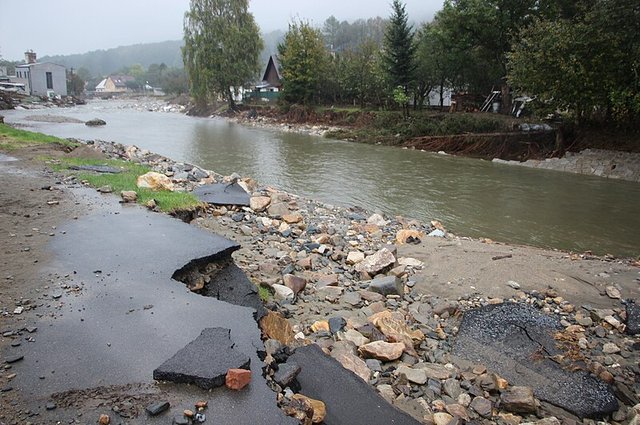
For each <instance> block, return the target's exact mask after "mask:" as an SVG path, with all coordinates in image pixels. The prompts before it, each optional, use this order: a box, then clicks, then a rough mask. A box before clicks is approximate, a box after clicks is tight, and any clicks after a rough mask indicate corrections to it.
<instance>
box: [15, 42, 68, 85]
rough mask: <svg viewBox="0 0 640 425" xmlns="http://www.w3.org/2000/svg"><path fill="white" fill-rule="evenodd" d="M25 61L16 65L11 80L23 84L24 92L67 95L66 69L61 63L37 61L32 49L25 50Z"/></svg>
mask: <svg viewBox="0 0 640 425" xmlns="http://www.w3.org/2000/svg"><path fill="white" fill-rule="evenodd" d="M24 55H25V59H26V63H25V64H22V65H16V75H15V77H12V78H11V82H13V83H18V84H24V87H25V92H27V93H29V94H30V95H32V96H52V95H60V96H66V95H67V69H66V68H65V67H64V66H62V65H57V64H55V63H50V62H45V63H38V62H37V61H36V54H35V52H33V51H28V52H25V54H24Z"/></svg>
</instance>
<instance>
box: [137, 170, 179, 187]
mask: <svg viewBox="0 0 640 425" xmlns="http://www.w3.org/2000/svg"><path fill="white" fill-rule="evenodd" d="M136 185H137V186H138V187H141V188H145V189H151V190H173V183H172V182H171V179H170V178H169V177H167V176H165V175H164V174H160V173H156V172H154V171H150V172H148V173H146V174H143V175H141V176H138V179H137V180H136Z"/></svg>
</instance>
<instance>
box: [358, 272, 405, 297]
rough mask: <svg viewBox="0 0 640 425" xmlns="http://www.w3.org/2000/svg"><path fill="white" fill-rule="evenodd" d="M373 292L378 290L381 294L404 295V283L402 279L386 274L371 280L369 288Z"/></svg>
mask: <svg viewBox="0 0 640 425" xmlns="http://www.w3.org/2000/svg"><path fill="white" fill-rule="evenodd" d="M367 289H369V290H370V291H372V292H377V293H378V294H381V295H403V294H404V285H403V283H402V279H400V278H399V277H396V276H384V277H380V278H375V279H373V280H372V281H371V282H369V287H368V288H367Z"/></svg>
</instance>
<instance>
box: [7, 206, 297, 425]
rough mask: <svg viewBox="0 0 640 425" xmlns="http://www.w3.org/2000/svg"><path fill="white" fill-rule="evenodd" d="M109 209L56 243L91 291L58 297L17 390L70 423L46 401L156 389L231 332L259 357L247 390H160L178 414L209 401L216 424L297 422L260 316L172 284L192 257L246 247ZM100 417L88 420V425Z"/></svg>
mask: <svg viewBox="0 0 640 425" xmlns="http://www.w3.org/2000/svg"><path fill="white" fill-rule="evenodd" d="M104 199H105V198H102V200H101V201H100V202H99V203H104V202H103V201H104ZM106 205H107V207H106V208H102V207H101V208H98V209H97V210H96V211H94V212H93V213H92V214H89V215H88V216H85V217H82V218H80V219H79V220H77V221H73V222H70V223H68V224H66V225H65V226H64V227H62V228H61V229H60V230H61V231H62V232H64V236H63V237H60V238H56V240H54V241H53V242H52V244H51V250H52V252H53V255H54V256H55V260H54V261H53V265H52V267H53V268H54V269H55V270H56V271H57V272H58V273H61V274H69V276H70V278H71V282H70V283H69V284H70V285H71V286H73V285H78V287H80V288H82V289H81V290H80V291H78V292H74V293H71V292H66V293H65V294H64V295H63V296H62V297H61V298H59V299H57V300H56V305H58V304H59V306H60V309H58V310H57V311H55V312H54V313H53V314H50V315H45V316H44V317H42V318H41V320H40V321H39V322H38V323H37V326H38V328H39V329H41V332H39V333H38V337H37V340H36V341H35V342H34V343H32V344H28V345H25V346H23V347H18V349H19V350H20V352H21V354H23V355H24V360H22V361H21V362H19V363H18V364H16V365H15V366H14V370H15V372H16V373H17V376H16V378H15V380H14V381H13V384H12V385H13V387H14V390H18V391H20V392H21V393H22V394H23V397H24V398H25V399H26V400H30V401H31V403H32V409H33V410H36V411H39V412H40V414H41V416H40V419H39V420H38V421H40V420H42V419H44V418H48V419H49V418H50V419H51V420H52V421H53V420H54V419H57V418H58V417H63V416H64V414H65V412H64V411H63V409H61V408H58V409H56V410H52V411H51V412H49V411H45V405H46V403H47V402H48V401H49V400H51V399H52V397H53V396H54V395H55V394H58V393H61V392H65V391H69V390H85V389H90V388H97V387H109V386H127V385H137V384H151V385H152V384H153V383H154V381H153V370H154V369H155V368H157V367H158V366H160V365H161V364H162V363H163V362H165V361H166V360H167V359H169V358H171V357H172V356H173V355H174V354H175V353H176V352H177V351H178V350H180V349H182V348H183V347H184V346H185V345H187V344H188V343H189V342H190V341H192V340H193V339H195V338H196V337H197V336H198V335H199V334H200V333H201V332H202V330H203V329H205V328H214V327H219V328H227V329H230V331H231V332H230V336H231V340H232V341H233V343H234V344H235V348H236V349H237V350H238V351H239V352H241V353H243V354H244V355H246V356H248V357H249V358H250V359H251V369H252V372H253V373H252V375H253V379H252V381H251V383H250V384H249V386H248V387H246V388H244V389H243V390H242V391H239V392H235V391H231V390H228V389H226V388H225V387H222V388H217V389H214V390H212V392H206V391H202V390H200V392H197V391H196V392H194V390H193V388H182V387H181V386H176V385H173V384H159V385H158V386H159V387H160V388H161V390H163V391H165V394H166V393H167V392H168V393H170V394H172V397H173V402H172V408H171V412H170V413H169V415H174V414H178V413H180V414H181V413H182V410H183V409H187V408H193V403H194V402H195V401H197V400H198V399H208V400H210V402H209V407H208V410H207V418H208V421H209V420H211V422H212V423H247V424H249V423H251V424H254V423H255V424H279V423H295V421H293V420H291V419H290V418H287V417H285V416H284V414H283V413H282V412H281V410H280V409H279V408H278V407H277V405H276V400H275V393H273V392H272V391H271V390H270V389H269V388H268V387H267V386H266V384H265V381H264V378H262V371H261V369H260V365H261V361H260V359H259V358H258V355H257V351H258V350H263V344H262V341H261V340H260V330H259V328H258V326H257V323H256V322H255V320H254V313H255V310H254V309H253V308H248V307H242V306H237V305H231V304H229V303H226V302H222V301H219V300H217V299H215V298H210V297H204V296H201V295H198V294H195V293H192V292H191V291H189V289H188V288H187V287H185V285H184V284H183V283H181V282H178V281H176V280H173V279H172V278H171V276H172V275H173V273H174V272H175V271H176V270H178V269H180V268H182V267H184V266H185V265H186V264H188V263H189V262H191V261H192V260H199V262H201V261H203V259H205V258H206V259H207V260H211V261H213V260H217V259H220V258H223V257H228V256H230V254H231V253H232V252H233V251H234V250H236V249H237V248H238V245H237V244H235V243H234V242H232V241H229V240H227V239H225V238H222V237H219V236H216V235H213V234H209V233H207V232H205V231H202V230H199V229H197V228H195V227H194V226H190V225H188V224H185V223H183V222H181V221H179V220H176V219H173V218H170V217H168V216H165V215H160V214H156V213H151V212H147V211H144V210H142V209H140V208H138V207H127V206H120V205H117V204H116V201H115V200H109V201H108V202H107V203H106ZM181 392H184V394H185V396H184V397H181V396H180V394H181ZM157 401H161V400H157ZM98 407H99V408H102V410H104V411H105V412H104V413H110V414H111V417H112V422H111V423H119V422H118V420H117V419H116V418H118V416H117V415H116V414H114V413H113V412H110V410H109V409H110V408H111V407H110V406H108V405H107V406H98ZM142 407H144V406H142ZM98 410H99V409H98ZM97 418H98V416H96V417H95V418H94V417H87V415H86V414H85V417H84V419H82V420H81V422H95V421H96V420H97ZM169 420H170V419H169ZM137 421H138V422H136V423H166V421H167V416H165V417H164V418H163V419H155V418H147V417H146V415H145V414H144V413H143V414H141V415H140V417H139V418H138V419H137ZM157 421H160V422H157ZM128 422H129V421H128ZM129 423H131V422H129Z"/></svg>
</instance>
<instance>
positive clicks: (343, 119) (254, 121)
mask: <svg viewBox="0 0 640 425" xmlns="http://www.w3.org/2000/svg"><path fill="white" fill-rule="evenodd" d="M225 116H227V117H228V118H229V119H231V120H233V121H235V122H238V123H240V124H243V125H247V126H252V127H260V128H267V129H272V130H277V131H284V132H297V133H303V134H311V135H317V136H322V137H331V138H336V139H341V140H346V141H354V142H361V143H376V144H384V145H392V146H399V147H406V148H411V149H419V150H424V151H430V152H445V153H448V154H452V155H461V156H468V157H473V158H482V159H486V160H494V159H495V160H496V161H497V162H499V161H508V162H509V164H514V165H523V166H526V167H531V168H544V169H551V170H557V171H565V172H572V173H578V174H587V175H595V176H600V177H606V178H615V179H622V180H629V181H636V182H637V181H640V162H639V161H638V159H637V155H640V154H638V153H636V152H638V150H640V142H639V141H638V139H639V138H640V136H638V135H637V134H636V133H634V132H633V131H630V132H626V133H625V132H622V131H615V132H611V131H606V130H602V129H595V128H594V129H587V130H582V131H575V132H570V134H569V135H568V138H569V140H566V141H565V146H567V150H566V152H563V151H558V150H557V147H556V131H555V130H545V131H540V130H535V129H534V130H530V128H529V127H528V126H526V125H525V126H524V127H525V128H527V130H528V131H515V130H514V128H518V127H519V126H521V125H522V123H523V121H522V120H516V119H513V118H511V117H504V116H497V115H494V114H466V117H463V115H462V114H447V113H436V112H434V113H426V115H425V116H424V117H423V116H420V117H418V118H416V119H417V120H420V119H426V120H434V121H435V122H441V121H443V120H447V119H451V118H453V123H451V122H450V123H445V124H442V123H440V124H437V125H440V127H438V126H437V125H436V124H434V126H435V127H434V126H431V127H429V128H431V130H433V131H440V132H442V131H446V129H447V128H448V127H449V126H451V127H455V126H457V125H463V126H464V125H467V126H468V127H466V128H464V127H463V128H460V134H447V135H425V136H415V135H414V134H413V135H412V134H411V132H414V131H415V130H408V133H409V134H407V133H404V134H403V131H402V128H401V127H400V129H396V128H394V125H398V123H397V122H396V123H392V124H390V125H389V127H388V128H385V129H380V128H376V127H377V126H379V125H380V123H377V124H376V120H380V118H379V117H377V114H376V113H375V112H370V111H345V110H336V111H334V110H325V111H323V112H315V111H305V110H304V109H303V108H296V107H292V108H291V109H289V110H288V111H287V112H280V111H279V110H278V109H277V108H260V109H248V110H243V111H240V112H238V113H236V114H226V115H225ZM456 117H459V118H456ZM469 117H472V118H471V121H468V118H469ZM458 119H460V121H461V123H462V124H460V123H457V122H456V120H458ZM473 120H476V121H473ZM414 126H415V125H414ZM492 127H495V128H496V129H497V130H498V131H485V130H488V129H491V128H492ZM478 130H482V131H478ZM389 131H391V133H395V134H389ZM396 131H397V132H396ZM612 146H613V147H614V149H619V150H611V147H612Z"/></svg>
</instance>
